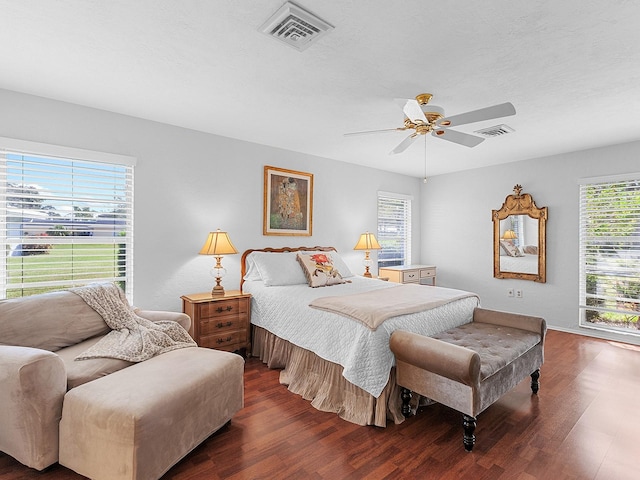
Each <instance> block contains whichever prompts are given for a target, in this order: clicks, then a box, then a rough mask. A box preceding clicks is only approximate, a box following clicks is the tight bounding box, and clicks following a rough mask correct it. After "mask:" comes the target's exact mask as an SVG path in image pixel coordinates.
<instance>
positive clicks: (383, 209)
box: [377, 192, 411, 267]
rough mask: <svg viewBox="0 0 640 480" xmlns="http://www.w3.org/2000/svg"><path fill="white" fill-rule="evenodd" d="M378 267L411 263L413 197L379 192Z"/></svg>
mask: <svg viewBox="0 0 640 480" xmlns="http://www.w3.org/2000/svg"><path fill="white" fill-rule="evenodd" d="M377 237H378V243H380V246H381V247H382V248H381V250H379V251H378V267H390V266H393V265H408V264H410V263H411V197H410V196H407V195H401V194H395V193H388V192H378V235H377Z"/></svg>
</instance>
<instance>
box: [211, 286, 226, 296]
mask: <svg viewBox="0 0 640 480" xmlns="http://www.w3.org/2000/svg"><path fill="white" fill-rule="evenodd" d="M211 296H212V297H224V288H223V287H222V285H216V286H215V287H213V289H211Z"/></svg>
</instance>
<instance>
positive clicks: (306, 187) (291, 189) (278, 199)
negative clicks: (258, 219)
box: [262, 166, 313, 236]
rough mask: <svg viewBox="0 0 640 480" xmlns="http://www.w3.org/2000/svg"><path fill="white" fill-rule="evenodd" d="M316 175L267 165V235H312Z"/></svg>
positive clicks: (265, 169)
mask: <svg viewBox="0 0 640 480" xmlns="http://www.w3.org/2000/svg"><path fill="white" fill-rule="evenodd" d="M312 217H313V174H311V173H304V172H296V171H294V170H285V169H283V168H276V167H269V166H265V167H264V214H263V220H262V233H263V234H264V235H301V236H311V229H312V225H313V222H312Z"/></svg>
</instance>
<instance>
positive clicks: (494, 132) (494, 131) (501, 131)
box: [474, 125, 515, 137]
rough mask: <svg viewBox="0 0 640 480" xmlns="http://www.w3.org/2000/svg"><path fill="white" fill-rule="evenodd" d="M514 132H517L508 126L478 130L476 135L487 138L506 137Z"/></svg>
mask: <svg viewBox="0 0 640 480" xmlns="http://www.w3.org/2000/svg"><path fill="white" fill-rule="evenodd" d="M514 131H515V130H514V129H513V128H511V127H510V126H508V125H496V126H494V127H487V128H483V129H482V130H476V131H475V132H474V133H478V134H480V135H484V136H485V137H499V136H500V135H506V134H507V133H512V132H514Z"/></svg>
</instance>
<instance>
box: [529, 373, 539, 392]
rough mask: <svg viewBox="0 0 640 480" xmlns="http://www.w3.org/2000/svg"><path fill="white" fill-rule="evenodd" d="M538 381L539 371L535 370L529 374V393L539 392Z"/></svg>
mask: <svg viewBox="0 0 640 480" xmlns="http://www.w3.org/2000/svg"><path fill="white" fill-rule="evenodd" d="M539 379H540V369H538V370H536V371H535V372H533V373H532V374H531V391H532V392H533V393H538V390H540V382H539V381H538V380H539Z"/></svg>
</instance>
